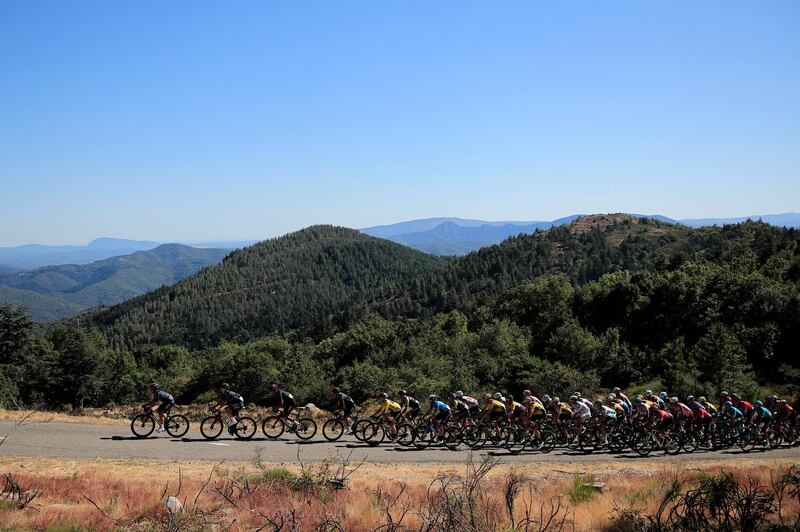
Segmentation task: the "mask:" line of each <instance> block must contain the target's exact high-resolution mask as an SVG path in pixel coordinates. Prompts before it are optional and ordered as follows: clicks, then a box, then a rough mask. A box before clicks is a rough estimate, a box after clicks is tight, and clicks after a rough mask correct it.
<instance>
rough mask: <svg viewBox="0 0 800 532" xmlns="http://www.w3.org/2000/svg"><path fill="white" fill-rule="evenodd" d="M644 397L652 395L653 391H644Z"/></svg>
mask: <svg viewBox="0 0 800 532" xmlns="http://www.w3.org/2000/svg"><path fill="white" fill-rule="evenodd" d="M644 395H645V397H647V396H648V395H653V390H645V391H644Z"/></svg>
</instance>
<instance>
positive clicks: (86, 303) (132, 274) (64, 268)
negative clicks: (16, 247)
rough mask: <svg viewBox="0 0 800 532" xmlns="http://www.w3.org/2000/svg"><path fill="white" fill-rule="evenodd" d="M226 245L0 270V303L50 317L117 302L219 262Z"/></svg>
mask: <svg viewBox="0 0 800 532" xmlns="http://www.w3.org/2000/svg"><path fill="white" fill-rule="evenodd" d="M226 253H227V251H226V250H221V249H200V248H192V247H189V246H183V245H180V244H164V245H161V246H158V247H157V248H155V249H152V250H148V251H138V252H136V253H132V254H130V255H122V256H118V257H111V258H109V259H104V260H100V261H96V262H92V263H90V264H80V265H76V264H67V265H60V266H46V267H44V268H37V269H35V270H30V271H25V272H19V273H11V274H4V275H0V303H13V304H15V305H24V306H26V307H27V308H28V309H29V312H30V313H31V315H32V316H33V317H34V318H35V319H37V320H52V319H57V318H63V317H65V316H70V315H74V314H77V313H79V312H81V311H84V310H86V309H89V308H92V307H96V306H102V305H112V304H115V303H119V302H121V301H124V300H126V299H130V298H131V297H134V296H137V295H140V294H143V293H145V292H148V291H150V290H153V289H155V288H158V287H159V286H163V285H169V284H172V283H174V282H176V281H179V280H180V279H183V278H184V277H186V276H187V275H191V274H193V273H196V272H197V271H199V270H200V269H202V268H204V267H206V266H208V265H210V264H214V263H217V262H219V261H220V260H222V258H223V257H224V256H225V255H226Z"/></svg>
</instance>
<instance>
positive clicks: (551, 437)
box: [538, 430, 558, 453]
mask: <svg viewBox="0 0 800 532" xmlns="http://www.w3.org/2000/svg"><path fill="white" fill-rule="evenodd" d="M556 443H558V437H557V436H556V433H555V432H553V431H552V430H543V431H542V439H541V443H540V444H539V449H538V450H539V451H541V452H543V453H549V452H550V451H552V450H553V449H555V448H556Z"/></svg>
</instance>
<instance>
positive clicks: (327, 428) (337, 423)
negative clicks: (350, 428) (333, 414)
mask: <svg viewBox="0 0 800 532" xmlns="http://www.w3.org/2000/svg"><path fill="white" fill-rule="evenodd" d="M344 432H345V426H344V421H342V420H341V419H329V420H328V421H326V422H325V423H324V424H323V425H322V437H323V438H325V439H326V440H328V441H336V440H338V439H339V438H341V437H342V435H343V434H344Z"/></svg>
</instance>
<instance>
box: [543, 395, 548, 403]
mask: <svg viewBox="0 0 800 532" xmlns="http://www.w3.org/2000/svg"><path fill="white" fill-rule="evenodd" d="M542 401H544V402H545V403H547V402H549V401H550V396H549V395H547V394H544V395H543V396H542Z"/></svg>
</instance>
